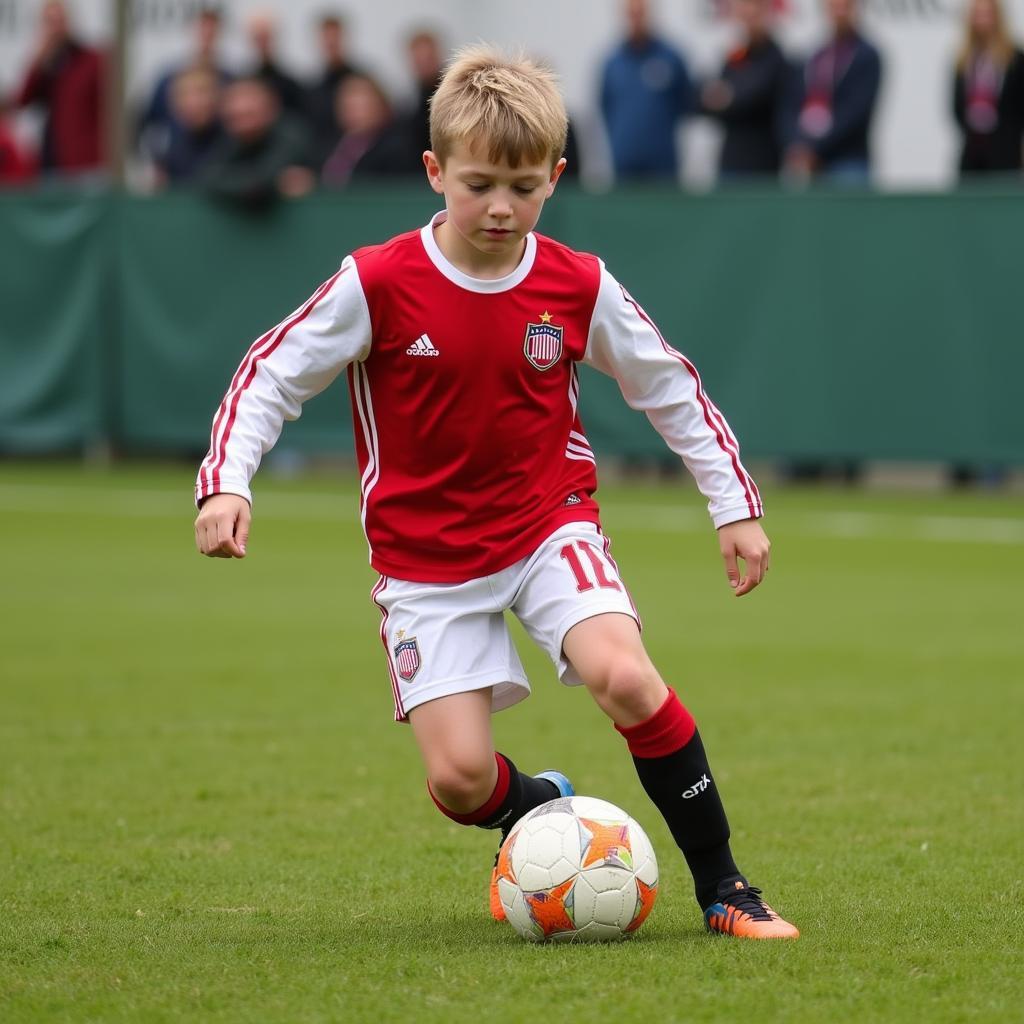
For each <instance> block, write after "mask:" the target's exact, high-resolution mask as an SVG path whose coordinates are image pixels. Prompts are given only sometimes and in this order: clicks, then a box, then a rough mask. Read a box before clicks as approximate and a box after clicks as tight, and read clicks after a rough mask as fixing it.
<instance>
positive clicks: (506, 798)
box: [431, 754, 558, 838]
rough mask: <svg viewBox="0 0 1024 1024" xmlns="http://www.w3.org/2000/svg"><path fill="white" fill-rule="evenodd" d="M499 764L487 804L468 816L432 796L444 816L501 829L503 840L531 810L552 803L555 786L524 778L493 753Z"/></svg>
mask: <svg viewBox="0 0 1024 1024" xmlns="http://www.w3.org/2000/svg"><path fill="white" fill-rule="evenodd" d="M495 760H496V761H497V764H498V781H497V783H496V784H495V787H494V792H493V793H492V794H491V796H490V798H489V799H488V800H487V802H486V803H485V804H484V805H483V806H482V807H478V808H477V809H476V810H475V811H472V812H470V813H469V814H457V813H456V812H455V811H451V810H449V809H448V808H447V807H445V806H444V804H442V803H441V801H440V800H438V799H437V797H436V796H434V794H433V793H431V796H432V797H433V799H434V803H435V804H437V806H438V808H439V809H440V811H441V812H442V813H443V814H446V815H447V816H448V817H449V818H451V819H452V821H457V822H458V823H459V824H460V825H476V826H477V828H487V829H501V834H502V837H503V838H504V837H505V836H507V835H508V833H509V832H510V831H511V829H512V826H513V825H514V824H515V823H516V822H517V821H518V820H519V819H520V818H521V817H522V816H523V815H524V814H529V812H530V811H532V810H533V809H534V807H539V806H540V805H541V804H544V803H547V802H548V801H549V800H554V798H555V797H556V796H558V787H557V786H556V785H555V784H554V783H553V782H549V781H548V780H547V779H535V778H533V777H532V776H530V775H524V774H523V773H522V772H521V771H519V769H518V768H516V766H515V765H514V764H513V763H512V761H511V760H510V759H509V758H507V757H506V756H505V755H504V754H495Z"/></svg>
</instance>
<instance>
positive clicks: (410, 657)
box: [395, 636, 420, 683]
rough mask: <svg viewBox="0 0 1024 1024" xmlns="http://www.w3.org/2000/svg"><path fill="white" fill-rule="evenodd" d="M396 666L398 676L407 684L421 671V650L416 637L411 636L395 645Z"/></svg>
mask: <svg viewBox="0 0 1024 1024" xmlns="http://www.w3.org/2000/svg"><path fill="white" fill-rule="evenodd" d="M395 665H396V666H397V668H398V675H399V676H400V677H401V678H402V679H404V680H405V681H406V682H407V683H408V682H410V681H411V680H412V677H413V676H414V675H416V673H417V672H419V670H420V648H419V644H417V643H416V637H414V636H410V637H408V638H407V639H405V640H400V641H399V642H398V643H397V644H395Z"/></svg>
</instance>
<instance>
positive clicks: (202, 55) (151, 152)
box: [138, 6, 231, 173]
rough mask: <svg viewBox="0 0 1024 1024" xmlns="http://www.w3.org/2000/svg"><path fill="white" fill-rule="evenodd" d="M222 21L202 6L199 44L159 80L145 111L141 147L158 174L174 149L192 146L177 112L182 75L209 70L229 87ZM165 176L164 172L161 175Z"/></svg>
mask: <svg viewBox="0 0 1024 1024" xmlns="http://www.w3.org/2000/svg"><path fill="white" fill-rule="evenodd" d="M221 28H222V20H221V13H220V9H219V8H217V7H212V6H202V7H200V8H199V9H198V10H197V11H196V14H195V20H194V22H193V31H194V32H195V42H194V47H193V49H192V52H191V53H190V54H189V55H188V57H187V58H186V59H185V60H184V61H183V62H181V63H179V64H177V65H176V66H174V67H172V68H169V69H167V70H166V71H164V73H163V74H162V75H161V76H160V78H159V79H158V80H157V83H156V85H155V86H154V87H153V92H152V94H151V95H150V97H149V102H148V103H147V104H146V108H145V110H144V111H143V112H142V116H141V117H140V118H139V122H138V136H139V146H140V148H141V150H142V152H143V153H144V154H145V155H146V156H147V157H149V159H150V160H152V161H153V163H154V164H155V165H156V167H157V169H158V172H160V169H161V168H164V166H165V165H166V163H167V160H168V152H169V150H170V149H171V148H174V149H176V150H178V151H179V152H180V150H181V148H182V146H183V145H184V147H185V148H187V147H188V140H184V142H183V140H181V139H177V138H176V137H175V136H176V134H177V133H178V132H180V131H181V127H182V126H181V125H180V124H179V122H178V119H177V117H176V115H175V112H174V103H173V99H172V96H171V92H172V89H173V87H174V83H175V81H176V80H177V78H178V76H179V75H181V74H182V73H184V72H186V71H191V70H193V69H197V70H202V71H209V72H211V73H212V74H214V75H215V76H216V77H217V81H218V86H224V85H227V83H228V82H229V81H230V80H231V75H230V74H229V73H228V70H227V68H226V67H225V66H224V65H223V63H222V62H221V60H220V57H219V55H218V52H217V51H218V46H219V41H220V33H221ZM161 173H162V172H161Z"/></svg>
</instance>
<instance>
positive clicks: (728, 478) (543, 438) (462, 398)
mask: <svg viewBox="0 0 1024 1024" xmlns="http://www.w3.org/2000/svg"><path fill="white" fill-rule="evenodd" d="M444 216H445V215H444V214H443V213H442V214H439V215H438V216H437V217H435V218H434V219H433V221H432V222H431V223H430V224H427V225H426V226H425V227H424V228H423V229H422V230H419V231H412V232H409V233H407V234H403V235H399V236H397V237H396V238H393V239H391V240H390V241H389V242H386V243H384V244H383V245H377V246H371V247H369V248H365V249H360V250H358V251H356V252H355V253H353V254H352V255H351V256H348V257H346V259H345V260H344V262H343V263H342V265H341V267H340V269H339V270H338V272H337V273H336V274H334V276H332V277H331V278H329V279H328V280H327V281H325V282H324V283H323V284H322V285H321V286H320V287H319V288H318V289H317V290H316V291H315V292H314V293H313V295H312V296H311V297H310V298H309V300H308V301H307V302H306V303H304V304H303V305H302V306H300V307H299V308H298V309H297V310H295V311H294V312H293V313H292V314H291V315H290V316H289V317H287V318H286V319H285V320H283V321H282V322H281V323H280V324H278V325H277V326H276V327H274V328H273V329H272V330H270V331H268V332H267V333H266V334H264V335H263V336H262V337H261V338H259V339H257V341H256V342H255V343H254V344H253V345H252V347H251V348H250V349H249V351H248V353H247V354H246V356H245V358H244V359H243V360H242V364H241V365H240V366H239V368H238V370H237V372H236V373H235V375H234V377H233V379H232V381H231V385H230V387H229V389H228V392H227V394H226V395H225V397H224V400H223V402H222V403H221V405H220V408H219V409H218V410H217V414H216V416H215V419H214V423H213V432H212V438H211V445H210V451H209V454H208V455H207V456H206V458H205V460H204V461H203V464H202V466H201V467H200V471H199V477H198V480H197V483H196V501H197V502H198V503H200V504H201V503H202V501H203V499H205V498H206V497H208V496H209V495H211V494H216V493H220V492H227V493H231V494H237V495H241V496H242V497H244V498H246V499H247V500H250V501H251V492H250V482H251V480H252V477H253V474H254V473H255V472H256V468H257V466H258V465H259V461H260V458H261V456H262V455H263V454H264V453H265V452H266V451H268V450H269V449H270V448H271V447H272V446H273V444H274V443H275V441H276V440H277V438H278V435H279V434H280V432H281V428H282V426H283V422H284V420H286V419H296V418H297V417H298V416H299V414H300V412H301V409H302V404H303V402H305V401H306V400H307V399H309V398H311V397H312V396H314V395H316V394H318V393H319V392H320V391H322V390H323V389H324V388H326V387H327V386H328V385H329V384H330V383H331V381H332V380H334V379H335V377H336V376H337V375H338V374H339V373H341V372H342V371H346V372H347V374H348V384H349V392H350V396H351V401H352V414H353V422H354V424H355V441H356V455H357V458H358V462H359V470H360V490H361V501H360V507H361V515H362V522H363V528H364V530H365V533H366V537H367V541H368V543H369V546H370V562H371V564H372V565H373V567H374V568H375V569H377V571H378V572H380V573H382V574H384V575H386V576H393V577H396V578H399V579H406V580H414V581H420V582H429V583H458V582H463V581H465V580H468V579H474V578H477V577H480V576H485V575H489V574H491V573H494V572H498V571H499V570H501V569H503V568H505V567H507V566H509V565H511V564H512V563H513V562H516V561H518V560H519V559H520V558H523V557H525V556H526V555H528V554H529V553H530V552H531V551H533V550H534V549H535V548H536V547H537V546H538V544H539V543H540V542H541V541H542V540H543V539H544V538H545V537H546V536H548V535H549V534H550V533H551V532H552V531H553V530H555V529H557V528H558V527H559V526H561V525H563V524H564V523H567V522H572V521H588V522H594V523H597V522H598V521H599V511H598V506H597V503H596V502H595V500H594V498H593V494H594V491H595V490H596V489H597V474H596V467H595V463H594V454H593V451H592V450H591V447H590V444H589V442H588V441H587V436H586V432H585V430H584V427H583V423H582V422H581V420H580V416H579V411H578V408H577V404H578V399H579V378H578V374H577V366H578V364H579V363H585V364H587V365H590V366H593V367H595V368H596V369H597V370H599V371H601V372H602V373H605V374H608V375H610V376H612V377H614V378H615V380H616V381H617V382H618V384H619V387H620V389H621V391H622V394H623V397H624V398H625V400H626V402H627V403H628V404H629V405H630V406H631V407H632V408H634V409H637V410H640V411H642V412H644V413H646V415H647V416H648V418H649V419H650V421H651V423H652V424H653V425H654V427H655V429H656V430H657V431H658V432H659V433H660V434H661V436H662V437H663V438H664V440H665V442H666V444H667V445H668V446H669V447H670V448H671V449H672V450H673V451H674V452H676V453H677V454H678V455H680V456H681V457H682V459H683V460H684V462H685V463H686V466H687V467H688V469H689V470H690V472H691V473H692V474H693V476H694V477H695V478H696V480H697V484H698V486H699V487H700V489H701V491H702V492H703V493H704V494H705V496H706V497H707V498H708V501H709V511H710V513H711V518H712V520H713V522H714V524H715V525H716V526H723V525H725V524H726V523H730V522H734V521H736V520H740V519H749V518H756V517H759V516H760V515H761V514H762V506H761V499H760V495H759V494H758V490H757V486H756V485H755V483H754V481H753V479H752V478H751V477H750V475H749V474H748V473H747V471H746V470H745V469H744V467H743V464H742V463H741V461H740V456H739V446H738V444H737V442H736V439H735V437H734V436H733V434H732V432H731V431H730V429H729V426H728V424H727V423H726V421H725V419H724V417H723V416H722V414H721V413H720V412H719V411H718V409H717V408H716V407H715V405H714V404H713V403H712V401H711V399H710V398H708V396H707V394H706V393H705V391H704V389H703V386H702V384H701V380H700V377H699V376H698V374H697V371H696V369H695V368H694V366H693V364H692V363H690V361H689V360H688V359H687V358H686V357H685V356H683V355H682V354H681V353H679V352H677V351H676V350H675V349H673V348H672V347H671V346H670V345H669V344H668V343H667V342H666V341H665V340H664V338H663V337H662V336H661V334H660V333H659V331H658V329H657V328H656V327H655V325H654V323H653V322H652V320H651V319H650V317H649V316H648V315H647V314H646V313H645V312H644V310H643V309H642V308H641V307H640V306H639V305H638V304H637V302H636V301H635V300H634V299H633V298H632V297H631V296H630V295H629V294H628V292H626V291H625V289H624V288H622V286H621V285H620V284H619V283H618V282H617V281H616V280H615V278H614V277H612V275H611V274H610V273H609V272H608V270H607V269H606V268H605V266H604V264H603V263H602V262H601V261H600V260H599V259H597V258H596V257H595V256H591V255H589V254H586V253H578V252H574V251H573V250H571V249H569V248H568V247H566V246H564V245H562V244H560V243H558V242H555V241H553V240H552V239H549V238H545V237H544V236H543V235H538V234H535V233H531V234H529V235H528V236H527V237H526V246H525V252H524V255H523V259H522V260H521V262H520V263H519V265H518V267H516V269H515V270H514V271H513V272H512V273H511V274H509V275H508V276H507V277H504V278H501V279H498V280H479V279H476V278H472V277H468V276H467V275H465V274H464V273H462V272H461V271H460V270H458V269H457V268H456V267H455V266H453V265H452V264H451V263H449V262H448V260H447V259H445V257H444V256H443V254H442V253H441V251H440V249H439V248H438V246H437V242H436V240H435V238H434V232H433V227H434V224H435V223H437V222H438V219H439V218H441V217H444Z"/></svg>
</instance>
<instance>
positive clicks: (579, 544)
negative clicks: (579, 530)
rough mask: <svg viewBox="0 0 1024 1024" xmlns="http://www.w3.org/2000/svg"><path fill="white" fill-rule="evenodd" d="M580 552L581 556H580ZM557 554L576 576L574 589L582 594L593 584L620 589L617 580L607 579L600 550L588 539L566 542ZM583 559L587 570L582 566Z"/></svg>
mask: <svg viewBox="0 0 1024 1024" xmlns="http://www.w3.org/2000/svg"><path fill="white" fill-rule="evenodd" d="M581 552H582V554H583V558H580V553H581ZM559 554H560V555H561V556H562V558H563V559H564V560H565V562H566V564H567V565H568V566H569V568H570V570H571V571H572V574H573V576H574V577H575V578H576V590H577V591H578V592H579V593H581V594H582V593H584V592H585V591H587V590H593V589H594V587H595V586H598V587H600V588H601V589H602V590H621V589H622V586H621V584H620V583H619V582H618V580H614V579H609V577H608V573H607V572H606V571H605V562H604V560H603V559H602V557H601V552H600V551H598V550H597V548H595V547H594V545H593V544H591V543H590V542H589V541H585V540H577V541H574V542H573V543H572V544H566V545H565V546H564V547H563V548H562V549H561V551H559ZM584 559H585V560H586V561H587V562H588V563H589V572H588V569H587V568H586V567H584V564H583V563H584ZM591 577H593V578H591Z"/></svg>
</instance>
